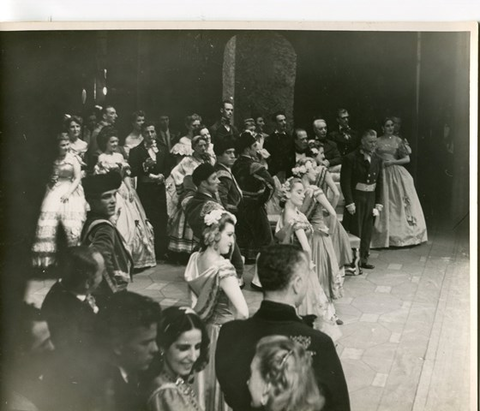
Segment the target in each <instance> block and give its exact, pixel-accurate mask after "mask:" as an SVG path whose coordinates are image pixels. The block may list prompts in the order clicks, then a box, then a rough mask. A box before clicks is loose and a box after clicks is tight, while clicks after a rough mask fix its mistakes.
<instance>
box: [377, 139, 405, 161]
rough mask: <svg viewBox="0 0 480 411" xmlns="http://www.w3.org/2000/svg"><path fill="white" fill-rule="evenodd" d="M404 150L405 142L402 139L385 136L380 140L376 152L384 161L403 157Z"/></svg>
mask: <svg viewBox="0 0 480 411" xmlns="http://www.w3.org/2000/svg"><path fill="white" fill-rule="evenodd" d="M402 148H403V142H402V139H401V138H399V137H396V136H392V137H385V136H384V137H380V138H379V139H378V141H377V148H376V152H377V154H378V155H379V156H380V158H381V159H382V160H387V161H389V160H396V159H398V158H400V157H402V156H403V155H402V154H401V153H402Z"/></svg>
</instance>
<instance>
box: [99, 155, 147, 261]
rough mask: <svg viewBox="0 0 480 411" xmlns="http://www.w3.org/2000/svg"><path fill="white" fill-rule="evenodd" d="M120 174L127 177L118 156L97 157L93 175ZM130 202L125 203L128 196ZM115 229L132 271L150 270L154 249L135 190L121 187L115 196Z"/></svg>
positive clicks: (128, 169)
mask: <svg viewBox="0 0 480 411" xmlns="http://www.w3.org/2000/svg"><path fill="white" fill-rule="evenodd" d="M110 172H115V173H120V175H121V176H122V178H123V177H125V176H129V175H130V166H129V165H128V163H127V162H126V161H125V158H124V157H123V156H122V155H121V154H120V153H112V154H105V153H103V154H100V155H99V156H98V162H97V165H96V166H95V168H94V174H106V173H110ZM130 193H131V195H132V196H133V201H130V200H129V195H130ZM116 216H117V217H118V218H117V219H116V227H117V230H118V231H119V232H120V234H121V235H122V237H123V239H124V240H125V245H126V246H127V249H128V251H129V252H130V254H131V255H132V258H133V263H134V268H146V267H154V266H155V265H156V260H155V248H154V234H153V227H152V225H151V224H150V222H149V221H148V219H147V216H146V215H145V210H144V209H143V206H142V203H141V202H140V199H139V198H138V195H137V193H136V192H135V190H132V191H131V192H130V191H129V190H128V188H127V186H126V185H125V183H124V182H123V181H122V184H121V186H120V188H119V189H118V192H117V213H116Z"/></svg>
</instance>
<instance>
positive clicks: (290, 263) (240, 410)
mask: <svg viewBox="0 0 480 411" xmlns="http://www.w3.org/2000/svg"><path fill="white" fill-rule="evenodd" d="M308 266H309V262H308V259H307V256H306V254H305V253H304V252H303V251H302V250H300V249H299V248H297V247H295V246H293V245H286V244H278V245H273V246H270V247H268V248H266V249H264V250H263V251H262V252H261V253H260V256H259V257H258V260H257V269H258V275H259V277H260V282H261V283H262V286H263V291H264V299H263V301H262V304H261V306H260V309H259V310H258V311H257V312H256V313H255V314H254V315H253V317H251V318H249V319H248V320H236V321H232V322H229V323H226V324H224V325H223V326H222V328H221V330H220V335H219V337H218V342H217V350H216V353H215V368H216V374H217V378H218V381H219V382H220V386H221V388H222V391H223V393H224V394H225V400H226V402H227V404H228V405H229V406H230V407H232V408H233V410H234V411H249V410H253V408H252V407H251V396H250V393H249V391H248V388H247V381H248V379H249V377H250V363H251V362H252V359H253V357H254V355H255V347H256V344H257V342H258V341H259V340H260V339H261V338H263V337H265V336H268V335H285V336H288V337H289V338H291V339H293V340H295V341H296V342H298V343H299V344H301V345H303V347H304V348H305V349H306V350H307V351H308V352H309V353H311V355H312V367H313V371H314V373H315V377H316V379H317V383H318V386H319V388H320V391H321V393H322V394H323V395H324V396H325V400H326V401H325V407H324V408H323V410H325V411H331V410H336V411H340V410H342V411H348V410H350V401H349V396H348V389H347V384H346V381H345V376H344V374H343V370H342V365H341V363H340V360H339V358H338V355H337V353H336V351H335V346H334V344H333V342H332V340H331V338H330V337H328V336H327V335H326V334H324V333H322V332H320V331H317V330H314V329H313V328H311V327H309V326H308V325H307V324H305V323H304V322H303V320H302V319H301V318H300V317H299V316H298V315H297V311H296V307H298V306H299V305H300V304H301V302H302V301H303V299H304V297H305V293H306V289H307V286H308V285H307V283H308V281H307V275H308V274H307V273H308Z"/></svg>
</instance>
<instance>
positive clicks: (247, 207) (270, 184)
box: [232, 132, 275, 261]
mask: <svg viewBox="0 0 480 411" xmlns="http://www.w3.org/2000/svg"><path fill="white" fill-rule="evenodd" d="M257 146H258V143H257V141H256V140H255V138H254V137H253V136H252V134H251V133H249V132H245V133H243V134H242V135H241V136H240V137H239V139H238V141H237V152H238V154H239V155H240V156H239V158H238V159H237V161H236V162H235V164H234V165H233V167H232V173H233V175H234V176H235V179H236V180H237V182H238V185H239V186H240V188H241V189H242V194H243V200H242V201H241V202H240V205H239V208H238V226H237V239H238V244H239V246H240V249H241V250H242V255H244V256H245V259H246V260H247V261H248V260H250V261H254V260H255V259H256V257H257V254H258V252H259V250H260V249H261V248H263V247H265V246H268V245H270V244H272V242H273V237H272V230H271V228H270V222H269V221H268V216H267V211H266V206H265V205H266V203H267V202H268V200H270V198H271V197H272V195H273V192H274V189H275V183H274V181H273V178H272V176H271V175H270V173H269V172H268V171H267V170H266V169H265V167H263V166H262V165H261V164H260V163H259V162H258V157H257Z"/></svg>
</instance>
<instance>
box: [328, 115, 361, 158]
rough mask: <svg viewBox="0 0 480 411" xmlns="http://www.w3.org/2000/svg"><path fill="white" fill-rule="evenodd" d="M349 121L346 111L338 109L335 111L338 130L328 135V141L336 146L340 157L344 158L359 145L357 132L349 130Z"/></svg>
mask: <svg viewBox="0 0 480 411" xmlns="http://www.w3.org/2000/svg"><path fill="white" fill-rule="evenodd" d="M349 119H350V116H349V115H348V111H347V110H346V109H344V108H339V109H338V110H337V123H338V129H337V130H334V131H332V132H331V133H329V135H328V139H329V140H332V141H334V142H335V143H336V144H337V147H338V150H339V151H340V155H341V156H342V157H345V156H346V155H347V154H348V153H351V152H352V151H354V150H355V149H356V148H357V147H358V146H359V145H360V141H359V139H358V134H357V132H356V131H355V130H353V129H352V128H350V125H349Z"/></svg>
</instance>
